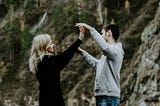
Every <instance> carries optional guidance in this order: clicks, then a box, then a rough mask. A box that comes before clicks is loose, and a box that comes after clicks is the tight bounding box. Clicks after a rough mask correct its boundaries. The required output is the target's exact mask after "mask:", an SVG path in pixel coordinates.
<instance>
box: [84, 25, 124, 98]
mask: <svg viewBox="0 0 160 106" xmlns="http://www.w3.org/2000/svg"><path fill="white" fill-rule="evenodd" d="M90 33H91V36H92V38H93V39H94V40H95V41H96V43H97V44H98V46H99V47H100V49H101V50H102V52H103V55H102V56H101V58H100V59H97V58H94V57H93V56H92V55H90V54H89V53H88V52H86V51H85V50H83V51H82V55H83V57H84V58H85V60H86V61H87V62H88V63H89V64H90V65H92V66H93V67H94V68H95V70H96V78H95V85H94V92H95V96H102V95H103V96H104V95H106V96H114V97H120V70H121V66H122V62H123V57H124V51H123V48H122V44H121V43H120V42H118V43H114V44H108V43H107V42H106V41H105V40H104V38H103V37H102V36H101V35H100V34H99V33H98V32H97V31H96V30H95V29H94V28H93V29H90Z"/></svg>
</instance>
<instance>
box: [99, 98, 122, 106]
mask: <svg viewBox="0 0 160 106" xmlns="http://www.w3.org/2000/svg"><path fill="white" fill-rule="evenodd" d="M119 103H120V98H118V97H112V96H96V106H119Z"/></svg>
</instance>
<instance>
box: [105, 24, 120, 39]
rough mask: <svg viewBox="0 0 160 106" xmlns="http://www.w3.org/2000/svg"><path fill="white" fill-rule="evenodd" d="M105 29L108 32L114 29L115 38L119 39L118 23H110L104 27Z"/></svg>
mask: <svg viewBox="0 0 160 106" xmlns="http://www.w3.org/2000/svg"><path fill="white" fill-rule="evenodd" d="M103 28H104V30H105V31H106V32H107V31H108V30H111V31H112V35H113V38H114V39H115V41H116V40H117V39H118V37H119V28H118V26H117V25H116V24H109V25H107V26H104V27H103Z"/></svg>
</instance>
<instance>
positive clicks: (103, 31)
mask: <svg viewBox="0 0 160 106" xmlns="http://www.w3.org/2000/svg"><path fill="white" fill-rule="evenodd" d="M101 33H102V37H103V38H104V39H105V40H106V41H107V42H108V39H109V38H110V37H111V34H112V32H111V30H110V29H109V30H107V32H106V31H105V30H104V29H102V31H101Z"/></svg>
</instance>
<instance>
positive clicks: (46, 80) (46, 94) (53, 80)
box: [36, 39, 82, 106]
mask: <svg viewBox="0 0 160 106" xmlns="http://www.w3.org/2000/svg"><path fill="white" fill-rule="evenodd" d="M81 43H82V41H81V40H79V39H77V40H76V41H75V42H74V43H73V44H72V45H71V46H70V47H69V48H68V49H67V50H65V51H64V52H63V53H61V54H60V55H55V56H54V55H45V56H44V57H43V59H42V61H41V62H39V63H38V70H37V72H36V77H37V79H38V82H39V104H40V105H39V106H65V105H64V100H63V95H62V91H61V87H60V71H61V70H62V69H63V68H64V67H65V66H66V65H67V64H68V63H69V61H70V60H71V58H72V57H73V56H74V52H75V51H76V50H77V48H78V47H79V46H80V44H81Z"/></svg>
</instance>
